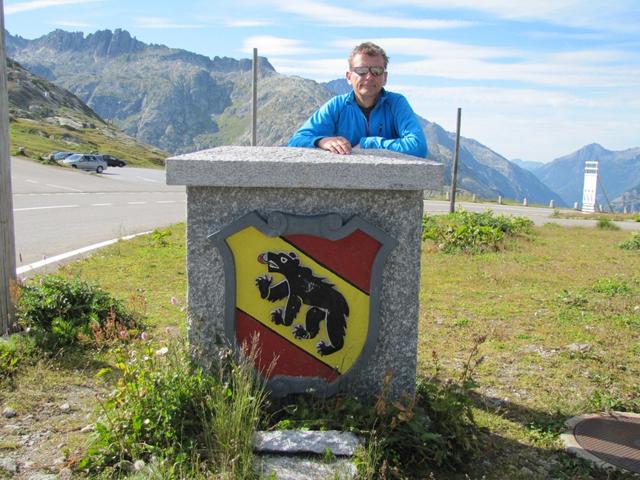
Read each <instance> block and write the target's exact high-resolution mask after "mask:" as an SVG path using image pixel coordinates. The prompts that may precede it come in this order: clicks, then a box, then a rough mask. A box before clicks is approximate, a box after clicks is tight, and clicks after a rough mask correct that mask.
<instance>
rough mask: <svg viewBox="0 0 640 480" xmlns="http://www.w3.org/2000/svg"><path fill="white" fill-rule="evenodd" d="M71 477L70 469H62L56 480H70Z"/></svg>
mask: <svg viewBox="0 0 640 480" xmlns="http://www.w3.org/2000/svg"><path fill="white" fill-rule="evenodd" d="M72 476H73V472H72V471H71V469H70V468H63V469H62V470H60V473H58V480H70V479H71V477H72Z"/></svg>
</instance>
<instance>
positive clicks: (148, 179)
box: [136, 177, 158, 183]
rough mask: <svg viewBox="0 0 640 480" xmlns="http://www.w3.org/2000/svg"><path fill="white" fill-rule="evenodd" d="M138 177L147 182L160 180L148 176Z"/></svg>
mask: <svg viewBox="0 0 640 480" xmlns="http://www.w3.org/2000/svg"><path fill="white" fill-rule="evenodd" d="M136 178H139V179H140V180H144V181H145V182H153V183H158V181H157V180H154V179H153V178H146V177H136Z"/></svg>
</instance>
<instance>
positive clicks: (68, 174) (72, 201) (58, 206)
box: [11, 158, 186, 269]
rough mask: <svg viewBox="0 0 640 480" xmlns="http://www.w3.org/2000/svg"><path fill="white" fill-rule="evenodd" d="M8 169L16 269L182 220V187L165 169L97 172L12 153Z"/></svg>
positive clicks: (184, 206) (113, 169) (184, 202)
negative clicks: (173, 183) (170, 181)
mask: <svg viewBox="0 0 640 480" xmlns="http://www.w3.org/2000/svg"><path fill="white" fill-rule="evenodd" d="M11 170H12V172H11V176H12V188H13V212H14V224H15V239H16V264H17V267H18V268H19V269H20V267H25V266H26V265H32V264H34V262H39V261H42V260H43V259H47V258H49V259H50V258H51V257H55V256H58V255H61V254H65V253H68V252H73V251H76V250H77V249H80V248H82V247H87V246H89V245H92V244H96V243H99V242H104V241H106V240H111V239H116V238H120V237H123V236H127V235H132V234H136V233H141V232H145V231H149V230H153V229H154V228H156V227H162V226H167V225H171V224H173V223H177V222H182V221H184V220H185V216H186V195H185V189H184V187H179V186H178V187H176V186H167V185H166V184H165V173H164V171H163V170H150V169H142V168H132V167H124V168H109V169H107V170H106V171H105V172H104V173H103V174H100V175H98V174H94V173H86V172H82V171H77V170H74V169H68V168H62V167H54V166H45V165H40V164H38V163H35V162H31V161H28V160H23V159H20V158H12V164H11ZM46 268H49V267H46ZM50 268H51V269H53V268H54V267H53V266H52V267H50Z"/></svg>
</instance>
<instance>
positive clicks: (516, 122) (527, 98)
mask: <svg viewBox="0 0 640 480" xmlns="http://www.w3.org/2000/svg"><path fill="white" fill-rule="evenodd" d="M389 88H390V89H391V90H393V91H399V92H402V93H404V94H405V95H406V96H407V98H408V99H409V101H410V103H411V105H412V107H413V108H414V110H415V111H416V113H418V114H419V115H421V116H423V117H425V118H427V119H429V120H430V121H433V122H436V123H438V124H439V125H441V126H442V127H443V128H445V129H447V130H449V131H455V122H456V110H457V108H458V107H461V108H462V128H461V130H462V135H463V136H465V137H468V138H474V139H476V140H478V141H479V142H481V143H483V144H484V145H486V146H488V147H489V148H491V149H492V150H495V151H496V152H498V153H499V154H501V155H504V156H505V157H507V158H522V159H525V160H536V161H543V162H547V161H551V160H553V159H554V158H557V157H560V156H562V155H566V154H568V153H571V152H572V151H574V150H577V149H578V148H580V147H582V146H584V145H586V144H589V143H592V142H598V143H601V144H604V145H606V146H607V148H613V149H624V148H629V146H632V145H637V144H638V140H637V138H638V137H637V132H638V131H639V130H640V124H639V120H638V119H637V118H636V116H635V114H634V112H636V111H637V108H638V104H640V101H639V100H638V99H637V96H636V94H635V90H634V89H629V90H624V91H622V92H621V93H620V95H619V96H617V97H611V96H602V97H595V98H594V97H591V96H579V95H575V94H570V93H565V92H562V91H554V90H536V89H515V88H498V87H495V88H487V87H416V86H411V85H400V84H397V85H390V87H389Z"/></svg>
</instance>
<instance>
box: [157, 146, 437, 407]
mask: <svg viewBox="0 0 640 480" xmlns="http://www.w3.org/2000/svg"><path fill="white" fill-rule="evenodd" d="M442 176H443V166H442V165H441V164H437V163H433V162H429V161H426V160H421V159H418V158H416V157H410V156H406V155H401V154H395V153H393V152H389V151H381V150H376V151H374V150H363V151H359V152H354V153H353V154H352V155H348V156H339V155H334V154H331V153H328V152H324V151H321V150H317V149H302V148H286V147H219V148H214V149H210V150H205V151H200V152H195V153H190V154H186V155H181V156H178V157H172V158H170V159H168V160H167V183H168V184H170V185H186V187H187V270H188V305H189V340H190V342H191V345H192V347H193V348H194V352H196V353H195V355H196V358H197V360H198V361H199V362H200V363H202V364H204V365H206V364H207V360H208V359H210V358H214V357H215V356H216V355H217V352H218V348H219V344H220V341H221V342H222V343H227V344H228V345H231V346H234V343H235V339H234V338H227V337H228V332H229V330H228V328H227V329H226V330H225V322H226V320H225V318H227V317H228V315H229V301H230V300H229V299H228V298H227V296H228V295H227V290H229V288H228V287H229V283H227V281H228V278H226V277H228V276H229V271H228V270H225V265H224V262H223V256H222V254H221V251H220V250H221V249H220V248H218V247H217V246H216V245H215V244H214V242H212V241H211V238H210V236H211V235H212V234H214V233H215V232H219V231H221V230H224V229H225V228H227V227H228V226H229V225H230V224H233V222H236V221H238V219H241V218H243V217H244V216H246V215H248V214H251V213H252V212H255V213H256V214H257V215H258V216H259V217H260V218H263V219H265V221H266V220H267V219H268V218H269V217H270V216H272V215H273V214H274V213H284V214H285V215H294V216H318V215H326V214H338V216H339V218H340V219H341V221H342V222H343V223H346V222H348V221H349V220H350V219H352V218H353V217H354V216H355V217H359V218H361V219H362V220H364V221H365V222H367V223H368V224H371V225H373V226H375V227H376V228H378V229H380V230H382V231H383V232H385V233H386V234H387V235H389V236H390V237H392V238H393V239H395V242H394V244H395V245H394V247H393V248H392V249H391V250H390V252H389V255H388V257H387V258H386V261H385V262H384V265H383V268H382V269H381V272H380V274H381V278H380V283H379V292H378V299H377V303H378V305H377V309H378V311H377V315H378V322H377V325H378V331H377V332H376V335H375V338H376V342H375V345H373V346H371V351H370V352H369V353H370V355H369V356H368V359H367V360H366V362H364V363H362V364H360V365H359V367H358V369H357V372H355V373H353V374H352V375H351V376H350V378H349V381H348V382H346V383H344V382H343V383H341V384H340V387H339V390H341V391H349V392H352V393H353V394H355V395H359V396H364V397H373V396H375V395H377V394H378V393H379V392H380V391H381V390H382V388H383V385H384V381H385V380H384V379H385V376H387V377H388V378H390V379H391V383H390V390H389V394H390V395H391V396H392V397H398V396H400V395H401V394H403V393H408V394H411V393H413V391H414V389H415V376H416V348H417V335H418V331H417V325H418V293H419V281H420V250H421V220H422V211H423V194H422V192H423V190H425V189H429V190H436V189H439V188H440V186H441V184H442ZM225 272H226V273H225ZM225 276H226V277H225ZM256 295H257V294H256ZM256 298H257V299H258V300H260V297H259V296H257V297H256ZM231 302H233V299H232V300H231ZM232 304H233V303H232ZM348 329H349V323H348V320H347V330H348ZM345 348H347V347H346V346H345ZM331 393H333V391H332V392H331Z"/></svg>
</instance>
